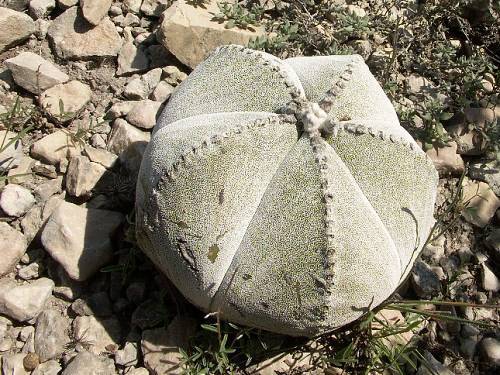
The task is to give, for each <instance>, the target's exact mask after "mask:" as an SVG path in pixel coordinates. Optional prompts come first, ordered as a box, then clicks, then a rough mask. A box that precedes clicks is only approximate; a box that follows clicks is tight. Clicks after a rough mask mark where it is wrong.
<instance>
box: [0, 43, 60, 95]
mask: <svg viewBox="0 0 500 375" xmlns="http://www.w3.org/2000/svg"><path fill="white" fill-rule="evenodd" d="M4 64H5V66H7V68H9V70H10V71H11V73H12V78H14V81H15V82H16V83H17V84H18V85H19V86H21V87H22V88H23V89H25V90H28V91H29V92H32V93H33V94H37V95H38V94H40V93H41V92H42V91H45V90H47V89H49V88H51V87H52V86H55V85H57V84H59V83H64V82H66V81H68V80H69V77H68V75H67V74H66V73H63V72H61V71H60V70H59V69H58V68H57V67H56V66H55V65H54V64H52V63H51V62H49V61H47V60H45V59H44V58H43V57H41V56H40V55H37V54H35V53H33V52H22V53H20V54H19V55H17V56H16V57H13V58H11V59H8V60H5V61H4Z"/></svg>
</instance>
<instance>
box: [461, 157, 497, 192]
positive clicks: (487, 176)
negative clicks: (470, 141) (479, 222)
mask: <svg viewBox="0 0 500 375" xmlns="http://www.w3.org/2000/svg"><path fill="white" fill-rule="evenodd" d="M469 176H470V177H471V178H473V179H474V180H479V181H483V182H486V183H487V184H488V185H489V187H490V188H491V190H493V192H494V193H495V194H496V195H497V196H498V197H500V162H497V161H490V162H486V161H484V162H483V161H480V162H476V163H470V164H469Z"/></svg>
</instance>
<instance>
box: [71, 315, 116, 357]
mask: <svg viewBox="0 0 500 375" xmlns="http://www.w3.org/2000/svg"><path fill="white" fill-rule="evenodd" d="M73 335H74V336H75V337H78V338H80V341H81V342H83V343H87V345H84V346H87V350H89V351H90V352H92V353H94V354H100V353H102V352H105V351H106V347H107V346H109V345H118V343H119V341H120V338H121V329H120V322H119V321H118V320H117V319H116V318H111V319H101V320H97V319H96V318H95V317H93V316H79V317H77V318H76V319H75V320H74V321H73Z"/></svg>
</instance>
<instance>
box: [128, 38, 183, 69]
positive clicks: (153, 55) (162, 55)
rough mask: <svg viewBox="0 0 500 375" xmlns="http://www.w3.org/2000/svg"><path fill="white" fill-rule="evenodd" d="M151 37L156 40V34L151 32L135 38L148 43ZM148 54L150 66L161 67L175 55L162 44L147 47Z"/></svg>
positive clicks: (137, 41)
mask: <svg viewBox="0 0 500 375" xmlns="http://www.w3.org/2000/svg"><path fill="white" fill-rule="evenodd" d="M150 39H153V40H155V41H156V35H155V34H151V33H149V34H148V33H143V34H140V35H138V36H137V37H136V38H135V42H136V43H147V42H149V40H150ZM146 54H147V55H148V57H149V67H150V68H151V69H152V68H161V67H163V66H165V64H166V63H167V62H169V61H172V59H174V57H173V56H172V54H171V53H170V52H169V51H168V50H167V49H166V48H165V47H164V46H163V45H161V44H152V45H150V46H148V47H147V48H146Z"/></svg>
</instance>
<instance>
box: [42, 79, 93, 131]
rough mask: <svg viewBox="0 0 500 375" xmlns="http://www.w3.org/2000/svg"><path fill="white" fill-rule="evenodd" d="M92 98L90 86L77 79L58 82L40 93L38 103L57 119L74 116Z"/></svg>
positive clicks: (62, 119)
mask: <svg viewBox="0 0 500 375" xmlns="http://www.w3.org/2000/svg"><path fill="white" fill-rule="evenodd" d="M91 98H92V91H91V90H90V87H89V86H88V85H86V84H84V83H81V82H79V81H69V82H66V83H60V84H58V85H55V86H53V87H51V88H50V89H47V90H45V91H44V92H43V93H42V95H40V105H41V106H42V108H43V109H44V110H45V112H47V114H48V115H49V116H50V117H52V118H54V119H57V120H59V121H63V122H64V121H69V120H71V119H72V118H74V117H75V116H76V115H77V114H78V113H79V112H80V111H81V110H82V109H83V107H84V106H85V105H86V104H87V103H88V102H89V101H90V99H91Z"/></svg>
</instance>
